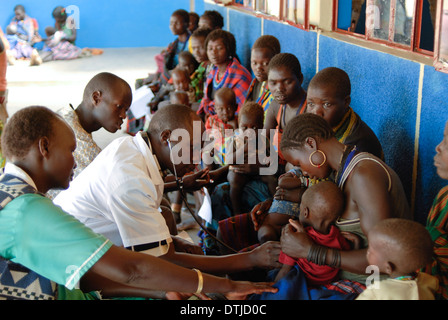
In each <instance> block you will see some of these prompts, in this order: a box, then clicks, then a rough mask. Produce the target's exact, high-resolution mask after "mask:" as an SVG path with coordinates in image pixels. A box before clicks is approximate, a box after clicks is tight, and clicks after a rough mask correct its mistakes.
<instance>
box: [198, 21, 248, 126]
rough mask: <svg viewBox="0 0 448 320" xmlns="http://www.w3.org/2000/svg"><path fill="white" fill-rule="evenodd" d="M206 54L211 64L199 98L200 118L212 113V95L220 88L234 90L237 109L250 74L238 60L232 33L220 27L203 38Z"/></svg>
mask: <svg viewBox="0 0 448 320" xmlns="http://www.w3.org/2000/svg"><path fill="white" fill-rule="evenodd" d="M205 47H206V48H207V56H208V58H209V60H210V62H211V63H212V64H213V69H212V70H211V71H210V73H209V74H208V77H207V80H206V82H205V90H204V97H203V98H202V100H201V104H200V105H199V109H198V111H197V113H198V115H200V116H201V118H202V119H204V120H206V119H205V118H206V117H208V116H209V115H214V114H215V110H214V101H213V100H214V95H215V92H216V91H217V90H218V89H220V88H222V87H227V88H231V89H232V90H233V91H234V92H235V96H236V101H237V103H238V109H239V108H240V107H241V105H242V104H243V102H244V100H245V96H244V95H245V94H246V92H247V89H249V86H250V82H251V80H252V75H251V74H250V72H249V71H248V70H247V69H246V68H245V67H244V66H243V65H241V63H240V62H239V60H238V58H237V55H236V41H235V37H234V36H233V34H231V33H230V32H228V31H224V30H221V29H218V30H214V31H212V32H211V33H210V34H209V35H208V36H207V39H206V40H205Z"/></svg>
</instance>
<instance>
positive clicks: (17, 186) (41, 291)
mask: <svg viewBox="0 0 448 320" xmlns="http://www.w3.org/2000/svg"><path fill="white" fill-rule="evenodd" d="M26 193H38V191H37V190H36V189H34V188H33V187H32V186H30V185H29V184H27V183H26V182H25V181H23V180H21V179H19V178H17V177H15V176H12V175H9V174H4V175H2V176H0V210H2V209H3V208H4V207H5V206H6V205H7V204H8V203H9V202H10V201H12V200H14V199H15V198H17V197H18V196H21V195H22V194H26ZM56 289H57V284H56V283H55V282H53V281H51V280H49V279H47V278H44V277H42V276H40V275H38V274H37V273H35V272H33V271H31V270H29V269H28V268H26V267H24V266H22V265H20V264H17V263H14V262H12V261H9V260H6V259H4V258H2V257H0V300H55V299H56Z"/></svg>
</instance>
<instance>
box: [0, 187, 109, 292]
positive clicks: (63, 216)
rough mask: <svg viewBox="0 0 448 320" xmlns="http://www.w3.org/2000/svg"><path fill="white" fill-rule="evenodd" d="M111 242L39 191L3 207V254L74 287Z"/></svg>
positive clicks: (0, 240)
mask: <svg viewBox="0 0 448 320" xmlns="http://www.w3.org/2000/svg"><path fill="white" fill-rule="evenodd" d="M111 246H112V243H111V242H110V241H109V240H107V239H106V238H105V237H103V236H102V235H98V234H96V233H94V232H93V231H92V230H90V229H88V228H87V227H85V226H84V225H83V224H82V223H81V222H79V220H77V219H75V218H74V217H72V216H70V215H69V214H67V213H65V212H64V211H63V210H62V209H61V208H60V207H58V206H55V205H54V204H53V202H52V201H51V200H50V199H48V198H45V197H44V196H42V195H39V194H24V195H21V196H20V197H18V198H16V199H14V200H12V201H11V202H10V203H8V204H7V205H6V207H5V208H4V209H3V210H1V211H0V255H1V256H3V257H4V258H5V259H9V260H11V261H13V262H15V263H19V264H21V265H23V266H25V267H27V268H29V269H31V270H33V271H34V272H37V273H38V274H40V275H42V276H44V277H46V278H48V279H50V280H52V281H54V282H56V283H58V284H62V285H65V286H66V287H67V288H68V289H73V288H74V286H75V284H76V283H77V282H78V281H79V279H80V278H81V277H82V276H83V275H84V273H85V272H87V271H88V270H89V269H90V268H91V267H92V266H93V265H94V264H95V263H96V262H97V261H98V260H99V259H100V258H101V257H102V256H103V254H104V253H106V252H107V250H109V248H110V247H111Z"/></svg>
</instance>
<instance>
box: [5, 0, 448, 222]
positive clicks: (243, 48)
mask: <svg viewBox="0 0 448 320" xmlns="http://www.w3.org/2000/svg"><path fill="white" fill-rule="evenodd" d="M17 3H18V2H17V1H12V0H2V1H1V4H0V26H1V27H2V28H5V27H6V25H7V24H8V23H9V21H10V20H11V18H12V17H13V8H14V6H15V5H16V4H17ZM20 3H21V4H23V5H24V6H25V8H26V10H27V12H28V13H29V14H30V15H31V16H33V17H35V18H37V19H38V22H39V24H40V27H41V33H42V31H43V29H44V28H45V27H46V26H48V25H53V24H54V21H53V18H52V17H51V12H52V10H53V8H54V7H55V6H57V5H65V6H68V5H76V6H77V7H78V8H79V13H80V29H79V30H78V41H77V44H78V45H79V46H80V47H98V48H110V47H147V46H166V45H167V44H168V43H169V42H171V41H172V40H173V38H174V37H173V35H172V34H171V32H170V30H169V27H168V25H169V18H170V16H171V13H172V12H173V11H174V10H176V9H178V8H183V9H186V10H189V9H190V1H189V0H170V1H157V0H129V1H117V0H109V1H107V0H94V1H92V0H90V1H88V0H74V1H71V2H70V3H61V2H59V1H56V0H46V1H32V0H24V1H21V2H20ZM204 10H217V11H218V12H220V13H221V14H222V16H223V17H224V21H225V25H224V29H225V30H228V31H230V32H232V33H233V34H234V35H235V38H236V41H237V48H238V51H237V53H238V56H239V57H240V59H241V61H242V63H243V64H244V65H245V66H246V67H247V68H248V69H249V70H250V48H251V46H252V44H253V43H254V42H255V40H256V39H257V38H258V37H259V36H260V35H262V34H272V35H274V36H276V37H277V38H278V39H279V40H280V43H281V45H282V51H283V52H290V53H293V54H295V55H296V56H297V57H298V58H299V60H300V62H301V65H302V71H303V74H304V88H305V89H306V88H307V86H308V83H309V81H310V80H311V78H312V77H313V76H314V75H315V73H316V70H317V69H319V70H321V69H323V68H325V67H329V66H336V67H340V68H342V69H344V70H345V71H347V73H348V74H349V76H350V78H351V80H352V106H353V108H354V109H355V110H356V111H357V112H358V113H359V115H360V116H361V117H362V118H363V119H364V121H365V122H366V123H367V124H369V125H370V127H371V128H372V129H373V130H374V131H375V133H376V134H377V136H378V138H379V139H380V141H381V143H382V144H383V148H384V151H385V157H386V162H387V163H388V164H389V165H391V167H392V168H394V169H395V170H396V171H397V173H398V174H399V176H400V177H401V179H402V181H403V184H404V187H405V190H406V193H407V195H408V199H409V201H410V202H411V203H412V202H414V203H415V216H416V218H417V220H419V221H421V222H423V221H424V219H425V218H426V215H427V212H428V210H429V208H430V205H431V203H432V200H433V198H434V196H435V195H436V193H437V191H438V190H439V189H440V188H441V187H442V186H444V185H445V184H447V183H448V182H446V181H442V180H441V179H440V178H439V177H438V176H437V173H436V171H435V168H434V165H433V157H434V154H435V151H434V149H435V147H436V145H437V144H438V143H439V142H440V140H441V139H442V136H443V129H444V126H445V122H446V121H447V120H448V102H447V101H448V90H447V88H448V75H447V74H444V73H440V72H437V71H435V70H434V68H433V67H432V66H424V67H423V68H421V65H420V64H419V63H416V62H412V61H409V60H406V59H401V58H398V57H395V56H393V55H389V54H386V53H382V52H378V51H374V50H369V49H366V48H363V47H359V46H356V45H352V44H349V43H345V42H342V41H338V40H335V39H332V38H329V37H326V36H324V35H320V36H318V35H317V33H316V32H307V31H303V30H300V29H298V28H295V27H292V26H289V25H286V24H282V23H278V22H275V21H270V20H263V21H262V20H261V19H260V18H257V17H254V16H252V15H250V14H247V13H244V12H241V11H238V10H234V9H232V8H229V7H223V6H219V5H214V4H210V3H204V1H203V0H195V11H196V12H197V13H198V14H202V13H203V12H204ZM318 47H319V51H318V49H317V48H318ZM318 52H319V54H318ZM317 55H319V56H317ZM422 72H423V73H422ZM420 76H422V77H423V84H422V88H421V90H422V92H421V93H422V95H421V98H420V97H419V78H420ZM419 102H420V103H421V113H419ZM419 116H420V117H419ZM416 135H417V137H418V140H417V142H418V144H417V146H415V136H416ZM415 147H417V151H418V161H417V165H416V167H415V168H414V163H413V158H414V154H415V152H414V149H415ZM414 169H415V170H417V178H416V182H415V183H414V182H413V179H412V174H413V170H414ZM413 189H415V191H416V192H415V195H416V196H415V198H412V190H413Z"/></svg>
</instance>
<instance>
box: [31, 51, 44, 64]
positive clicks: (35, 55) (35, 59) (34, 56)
mask: <svg viewBox="0 0 448 320" xmlns="http://www.w3.org/2000/svg"><path fill="white" fill-rule="evenodd" d="M41 64H42V58H41V57H40V55H39V52H37V50H36V49H33V52H32V53H31V58H30V66H38V65H41Z"/></svg>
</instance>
